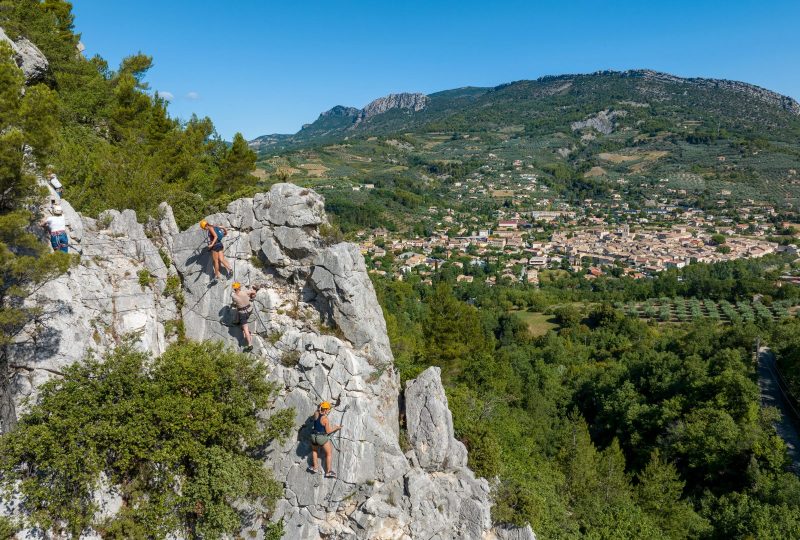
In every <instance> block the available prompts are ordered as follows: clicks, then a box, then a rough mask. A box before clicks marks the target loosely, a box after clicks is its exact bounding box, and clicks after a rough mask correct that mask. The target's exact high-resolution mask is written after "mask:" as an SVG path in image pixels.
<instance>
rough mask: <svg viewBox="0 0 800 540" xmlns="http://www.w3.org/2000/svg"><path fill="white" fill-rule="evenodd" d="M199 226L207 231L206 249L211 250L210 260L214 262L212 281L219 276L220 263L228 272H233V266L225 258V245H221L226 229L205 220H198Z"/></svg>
mask: <svg viewBox="0 0 800 540" xmlns="http://www.w3.org/2000/svg"><path fill="white" fill-rule="evenodd" d="M200 228H201V229H203V230H204V231H206V233H208V250H209V251H210V252H211V261H212V262H213V263H214V281H215V282H216V281H217V280H218V279H219V276H220V273H219V265H220V264H222V266H224V267H225V269H226V270H227V271H228V272H229V273H231V272H233V268H231V265H230V263H229V262H228V260H227V259H226V258H225V246H224V245H222V239H223V238H225V235H226V234H227V233H228V229H226V228H225V227H220V226H219V225H212V224H210V223H209V222H208V221H206V220H201V221H200Z"/></svg>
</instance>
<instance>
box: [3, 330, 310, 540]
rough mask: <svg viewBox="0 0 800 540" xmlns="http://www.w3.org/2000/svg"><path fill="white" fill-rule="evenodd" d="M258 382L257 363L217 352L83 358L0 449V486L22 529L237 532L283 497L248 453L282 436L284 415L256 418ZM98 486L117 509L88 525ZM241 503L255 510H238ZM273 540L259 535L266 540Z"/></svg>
mask: <svg viewBox="0 0 800 540" xmlns="http://www.w3.org/2000/svg"><path fill="white" fill-rule="evenodd" d="M266 377H267V368H266V366H265V365H264V364H262V363H260V362H257V361H256V360H255V358H254V357H252V356H248V355H242V354H238V353H235V352H232V351H229V350H226V349H225V347H224V346H223V345H222V343H182V344H176V345H173V346H171V347H170V348H169V349H168V350H167V351H166V352H165V353H164V354H163V355H162V356H161V357H159V358H157V359H155V360H153V359H151V358H149V357H148V356H147V355H146V354H144V353H142V352H139V351H137V350H136V349H135V347H134V346H133V344H131V343H128V344H124V345H122V346H120V347H118V348H117V349H116V350H115V351H114V352H113V353H110V354H109V355H107V356H106V357H105V358H103V359H102V361H101V360H100V359H97V358H89V359H88V360H87V361H86V362H83V363H77V364H75V365H73V366H71V367H69V368H67V369H66V370H65V372H64V375H63V377H61V378H58V379H54V380H52V381H50V382H48V383H46V384H45V385H44V386H42V389H41V396H40V398H39V399H38V401H37V403H36V405H35V406H34V407H33V408H32V410H31V411H30V412H29V413H28V414H26V415H25V416H24V417H23V419H22V421H21V422H20V424H19V426H18V427H17V429H16V430H14V431H12V432H11V433H8V434H5V435H3V437H2V438H0V487H2V488H3V493H4V494H9V493H13V492H14V491H15V488H18V489H19V491H20V493H21V495H22V498H21V500H22V505H23V509H24V510H25V512H26V515H27V517H28V519H29V520H30V523H31V524H36V525H37V526H39V527H43V528H45V529H49V530H52V531H53V532H54V533H56V534H57V535H72V537H73V538H75V537H78V536H80V535H81V533H82V532H83V531H85V530H86V529H87V528H88V527H91V526H94V527H95V529H96V530H98V532H99V533H101V535H102V537H103V538H114V539H119V540H123V539H129V538H166V537H168V536H169V535H170V534H171V533H174V531H183V532H184V533H185V534H187V535H188V536H190V537H192V538H220V537H222V536H223V535H225V534H235V533H238V532H239V531H241V529H242V526H243V525H245V526H246V525H247V523H248V519H250V520H252V519H253V517H255V516H256V515H257V513H258V512H259V511H260V513H261V514H266V515H269V512H270V511H271V508H272V505H273V504H274V502H275V501H276V499H278V498H279V497H280V495H281V493H282V486H281V484H279V483H278V482H276V481H275V480H274V479H273V478H272V475H271V473H270V472H269V471H268V470H267V469H265V468H264V466H263V462H262V460H261V459H259V456H258V451H259V449H261V448H263V447H264V446H265V445H266V444H267V443H269V442H270V441H271V440H272V439H275V438H278V439H283V438H285V437H287V436H288V434H289V432H290V431H291V428H292V424H293V421H294V418H293V416H294V413H293V411H292V410H291V409H284V410H282V411H280V412H277V413H276V414H275V415H273V416H272V417H270V418H269V419H268V420H264V419H260V418H259V417H258V416H257V415H258V413H259V412H260V411H263V410H265V409H267V408H269V407H270V405H271V403H272V400H273V396H274V394H275V392H276V390H277V388H276V387H275V386H274V385H273V384H270V383H268V382H266ZM101 475H103V476H104V478H106V479H107V481H109V482H111V485H113V486H118V495H119V496H120V497H121V500H122V509H121V511H120V512H118V513H117V514H116V515H114V516H109V517H107V518H105V519H104V520H101V521H100V522H99V523H98V520H97V518H96V516H97V512H98V511H99V510H100V508H98V503H97V501H96V499H95V492H96V490H97V489H98V478H100V477H101ZM176 484H178V485H180V486H181V489H180V490H176V489H174V486H175V485H176ZM100 485H101V486H102V484H100ZM100 489H102V487H101V488H100ZM240 498H246V499H247V500H251V501H259V506H256V507H255V509H254V510H255V512H254V510H253V509H248V510H247V511H245V510H243V509H242V508H241V506H239V505H236V504H234V501H237V500H239V499H240ZM248 516H249V517H248ZM4 526H5V527H9V528H10V527H12V526H11V525H10V524H8V522H7V521H6V520H4V519H0V533H2V527H4ZM282 532H283V531H282V527H281V525H279V524H278V525H266V526H265V533H266V538H271V539H277V538H280V537H281V536H282ZM0 538H4V539H5V538H7V536H4V535H2V534H0Z"/></svg>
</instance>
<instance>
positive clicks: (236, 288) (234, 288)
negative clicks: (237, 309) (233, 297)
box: [231, 281, 242, 291]
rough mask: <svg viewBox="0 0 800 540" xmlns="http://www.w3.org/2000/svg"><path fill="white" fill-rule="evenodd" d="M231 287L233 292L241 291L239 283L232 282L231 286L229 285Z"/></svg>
mask: <svg viewBox="0 0 800 540" xmlns="http://www.w3.org/2000/svg"><path fill="white" fill-rule="evenodd" d="M231 287H233V290H234V291H238V290H239V289H241V288H242V284H241V283H239V282H238V281H234V282H233V285H231Z"/></svg>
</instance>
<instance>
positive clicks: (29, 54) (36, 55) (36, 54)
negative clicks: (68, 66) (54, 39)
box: [0, 28, 50, 84]
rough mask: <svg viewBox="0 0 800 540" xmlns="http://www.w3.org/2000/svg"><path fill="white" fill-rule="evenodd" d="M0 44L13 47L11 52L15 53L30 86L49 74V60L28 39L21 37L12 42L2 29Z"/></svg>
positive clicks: (0, 29) (15, 57)
mask: <svg viewBox="0 0 800 540" xmlns="http://www.w3.org/2000/svg"><path fill="white" fill-rule="evenodd" d="M0 42H6V43H8V44H9V45H10V46H11V50H12V51H13V52H14V59H15V60H16V62H17V65H18V66H19V67H20V69H22V72H23V73H24V74H25V80H26V82H27V83H28V84H31V83H33V82H36V81H39V80H41V79H42V78H44V76H45V74H47V69H48V67H49V65H50V64H49V62H48V61H47V58H46V57H45V55H44V54H43V53H42V51H40V50H39V48H38V47H36V45H34V44H33V43H31V42H30V41H29V40H28V39H26V38H24V37H21V38H19V39H17V40H16V41H12V40H11V38H10V37H8V36H7V35H6V33H5V31H4V30H3V29H2V28H0Z"/></svg>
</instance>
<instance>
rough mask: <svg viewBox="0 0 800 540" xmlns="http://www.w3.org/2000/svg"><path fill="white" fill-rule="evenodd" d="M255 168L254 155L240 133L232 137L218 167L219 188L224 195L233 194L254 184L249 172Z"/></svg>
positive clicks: (253, 178)
mask: <svg viewBox="0 0 800 540" xmlns="http://www.w3.org/2000/svg"><path fill="white" fill-rule="evenodd" d="M255 168H256V153H255V152H253V151H252V150H251V149H250V147H249V146H248V145H247V141H246V140H245V139H244V137H243V136H242V134H241V133H237V134H236V135H234V136H233V143H232V144H231V147H230V148H228V150H227V151H226V152H225V157H223V158H222V162H221V163H220V165H219V188H220V190H221V191H224V192H226V193H235V192H236V191H238V190H239V189H240V188H242V187H244V186H246V185H247V184H250V183H253V182H255V180H256V178H255V176H253V175H252V174H250V173H251V172H253V170H254V169H255Z"/></svg>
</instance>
